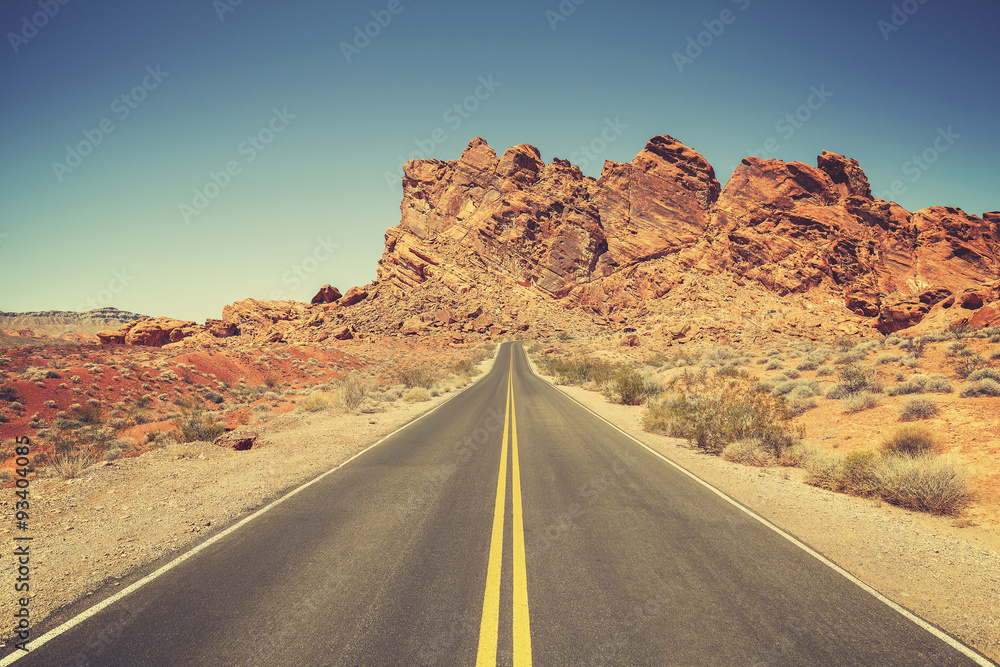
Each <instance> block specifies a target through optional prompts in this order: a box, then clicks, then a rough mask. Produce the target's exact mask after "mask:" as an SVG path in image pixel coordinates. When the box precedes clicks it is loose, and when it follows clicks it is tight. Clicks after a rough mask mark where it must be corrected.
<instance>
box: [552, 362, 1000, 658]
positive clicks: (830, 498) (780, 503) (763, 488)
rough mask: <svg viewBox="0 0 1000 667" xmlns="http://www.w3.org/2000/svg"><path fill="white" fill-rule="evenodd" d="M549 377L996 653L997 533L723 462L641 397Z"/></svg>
mask: <svg viewBox="0 0 1000 667" xmlns="http://www.w3.org/2000/svg"><path fill="white" fill-rule="evenodd" d="M532 366H533V368H535V372H536V373H537V372H538V370H537V367H535V366H534V364H533V365H532ZM539 375H541V374H540V373H539ZM542 377H543V378H544V379H546V380H548V381H549V382H551V383H553V384H555V382H554V380H553V378H551V377H546V376H542ZM556 386H557V387H558V389H560V390H561V391H563V392H564V393H566V394H567V395H569V396H571V397H572V398H574V399H576V400H577V401H578V402H580V403H582V404H583V405H584V406H586V407H587V408H589V409H590V410H592V411H593V412H595V413H597V414H598V415H600V416H602V417H604V418H605V419H607V420H608V421H610V422H611V423H613V424H615V425H616V426H618V427H619V428H621V429H622V430H624V431H625V432H627V433H629V434H630V435H632V436H633V437H635V438H637V439H638V440H640V441H641V442H644V443H645V444H646V445H648V446H649V447H651V448H652V449H653V450H655V451H657V452H659V453H661V454H662V455H664V456H665V457H667V458H668V459H670V460H671V461H674V462H675V463H677V464H678V465H680V466H681V467H683V468H685V469H686V470H688V471H689V472H692V473H694V474H695V475H696V476H698V477H699V478H701V479H702V480H704V481H706V482H708V483H709V484H711V485H712V486H714V487H715V488H717V489H719V490H721V491H722V492H724V493H726V494H727V495H729V496H730V497H731V498H734V499H735V500H737V501H739V502H740V503H743V504H744V505H745V506H747V507H749V508H750V509H752V510H754V511H755V512H757V513H758V514H759V515H760V516H762V517H764V518H766V519H767V520H769V521H771V522H772V523H774V524H775V525H777V526H778V527H779V528H781V529H783V530H785V531H786V532H788V533H790V534H792V535H793V536H795V537H796V538H798V539H799V540H801V541H802V542H804V543H805V544H807V545H809V546H810V547H812V548H813V549H815V550H816V551H818V552H820V553H822V554H823V555H824V556H826V557H827V558H829V559H830V560H831V561H833V562H835V563H836V564H837V565H839V566H840V567H842V568H844V569H845V570H847V571H848V572H850V573H851V574H853V575H854V576H856V577H857V578H858V579H860V580H862V581H864V582H865V583H866V584H868V585H869V586H871V587H872V588H874V589H876V590H877V591H879V592H880V593H882V594H883V595H885V596H886V597H888V598H890V599H891V600H893V601H895V602H896V603H897V604H899V605H900V606H902V607H905V608H907V609H909V610H910V611H912V612H914V613H915V614H917V615H918V616H920V617H922V618H924V619H925V620H927V621H930V622H931V623H933V624H935V625H937V626H938V627H940V628H942V629H943V630H945V631H946V632H947V633H949V634H951V635H952V636H954V637H956V638H958V639H960V640H961V641H963V642H965V643H966V644H968V645H970V646H972V647H974V648H975V649H976V650H978V651H980V652H981V653H983V654H984V655H986V656H987V657H989V658H990V659H992V660H994V661H997V660H1000V604H998V602H997V601H998V600H1000V539H998V536H997V532H996V530H995V529H986V528H979V529H977V528H976V527H965V528H959V527H957V526H956V525H953V524H955V523H956V522H955V521H954V519H949V518H945V517H935V516H929V515H925V514H920V513H913V512H908V511H906V510H903V509H900V508H897V507H893V506H891V505H887V504H885V503H882V502H880V501H878V502H876V501H872V500H866V499H860V498H855V497H852V496H847V495H843V494H838V493H833V492H831V491H826V490H824V489H819V488H816V487H814V486H810V485H808V484H805V483H804V482H803V481H802V478H803V476H804V471H803V470H800V469H790V468H753V467H748V466H743V465H740V464H736V463H730V462H728V461H725V460H723V459H722V458H721V457H717V456H712V455H708V454H704V453H702V452H700V451H698V450H696V449H693V448H690V447H688V446H687V442H686V441H684V440H679V439H677V438H668V437H664V436H660V435H653V434H650V433H647V432H645V431H644V430H643V429H642V424H641V421H642V415H643V412H644V410H645V408H644V407H642V406H626V405H619V404H613V403H608V402H607V401H606V400H605V399H604V397H603V396H602V395H601V394H599V393H597V392H593V391H587V390H585V389H583V388H580V387H572V386H561V385H556ZM959 525H961V524H959Z"/></svg>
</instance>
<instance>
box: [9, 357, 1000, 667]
mask: <svg viewBox="0 0 1000 667" xmlns="http://www.w3.org/2000/svg"><path fill="white" fill-rule="evenodd" d="M113 592H115V591H109V592H108V593H107V595H110V594H112V593H113ZM48 629H50V628H41V630H43V631H45V630H48ZM37 636H38V635H37V634H36V637H37ZM37 644H38V642H36V648H34V649H33V650H32V651H30V652H29V653H27V654H23V657H22V658H21V659H20V660H18V661H17V663H16V664H17V665H19V666H20V667H27V666H28V665H46V666H51V665H64V664H68V665H102V666H104V665H128V666H136V665H213V666H214V665H303V666H305V665H310V666H311V665H494V664H496V665H515V666H517V667H522V666H526V665H532V664H533V665H537V666H539V667H559V666H562V665H567V666H569V665H572V666H577V665H650V666H657V667H658V666H661V665H824V666H831V665H900V666H902V665H906V666H913V665H928V666H930V665H971V664H976V662H975V661H974V659H973V658H970V657H969V656H967V655H964V654H963V653H961V652H960V651H959V650H957V649H956V648H955V647H954V646H952V645H950V644H949V643H947V642H946V641H945V640H944V639H942V638H941V637H939V636H937V635H935V634H932V632H930V631H928V630H927V629H925V628H923V627H920V626H919V625H918V624H917V623H915V622H914V621H913V620H911V619H909V618H907V617H905V616H904V615H902V614H900V613H898V612H897V611H895V610H893V609H892V608H890V607H889V606H887V605H886V604H885V603H883V602H882V601H880V600H879V599H877V598H876V597H874V596H873V595H872V594H870V593H869V592H866V591H865V590H864V589H862V588H860V587H859V586H858V585H857V584H856V583H854V582H852V581H851V580H849V579H847V578H845V577H844V576H843V575H842V574H840V573H838V572H837V571H835V570H834V569H832V568H831V567H829V566H828V565H827V564H824V563H823V562H822V561H821V560H819V559H817V558H816V557H814V556H813V555H810V554H809V553H807V552H806V551H805V550H803V549H802V548H800V547H799V546H797V545H796V544H795V543H793V542H792V541H790V540H788V539H786V538H785V537H783V536H782V535H780V534H779V533H778V532H776V531H774V530H772V529H770V528H769V527H767V526H766V525H764V524H763V523H761V522H760V521H757V520H756V519H755V518H753V517H752V516H750V515H749V514H748V513H747V512H745V511H743V510H742V509H741V508H739V507H738V506H736V505H735V504H734V503H732V502H729V501H728V500H726V499H725V498H723V497H722V496H721V495H720V494H718V493H715V492H713V491H712V490H711V489H709V488H707V487H706V486H705V485H703V484H701V483H699V482H698V481H697V480H695V479H693V478H692V477H691V476H689V475H687V474H685V473H684V472H682V471H680V470H678V469H677V468H676V467H674V466H672V465H670V464H668V463H667V462H665V461H664V460H662V459H661V458H660V457H658V456H657V455H655V454H653V453H652V452H650V451H649V450H647V449H645V448H643V447H642V446H641V445H639V444H638V443H636V442H635V441H633V440H631V439H630V438H628V437H627V436H625V435H623V434H622V433H621V432H620V431H618V430H617V429H615V428H613V427H611V426H609V425H608V424H607V423H605V422H603V421H602V420H600V419H599V418H597V417H596V416H594V415H593V414H592V413H590V412H589V411H587V410H585V409H584V408H582V407H581V406H579V405H578V404H577V403H575V402H573V401H572V400H570V399H569V398H567V397H566V396H565V395H563V394H562V393H561V392H559V391H558V390H556V389H555V388H553V387H551V386H550V385H548V384H547V383H545V382H544V381H542V380H540V379H539V378H537V377H536V376H534V375H533V374H532V372H531V370H530V368H529V366H528V363H527V361H526V359H525V356H524V353H523V351H522V349H521V347H520V346H519V345H511V344H504V345H503V346H502V348H501V350H500V352H499V354H498V357H497V360H496V363H495V365H494V367H493V369H492V370H491V371H490V372H489V373H488V374H487V375H486V376H484V377H483V378H481V379H480V380H479V381H478V382H477V383H476V384H475V385H473V386H471V387H470V388H468V389H467V390H466V391H464V392H462V393H461V394H458V395H457V396H455V397H454V398H453V399H451V400H450V401H448V402H446V403H444V404H442V405H441V406H440V407H439V408H438V409H437V410H435V411H434V412H432V413H430V414H429V415H427V416H425V417H424V418H422V419H420V420H419V421H417V422H415V423H413V424H411V425H410V426H408V427H407V428H405V429H403V430H401V431H399V432H397V433H395V434H394V435H392V436H390V437H389V438H387V439H386V440H385V441H383V442H382V443H381V444H379V445H378V446H376V447H374V448H372V449H370V450H368V451H366V452H364V453H363V454H362V455H360V456H359V457H357V458H356V459H354V460H352V461H351V462H349V463H348V464H347V465H345V466H343V467H342V468H339V469H338V470H336V471H334V472H332V473H330V474H328V475H327V476H325V477H323V478H322V479H320V480H318V481H316V482H315V483H313V484H311V485H310V486H308V487H307V488H305V489H303V490H301V491H300V492H299V493H297V494H295V495H294V496H292V497H291V498H288V499H286V500H285V501H283V502H281V503H279V504H277V505H276V506H275V507H273V508H272V509H270V510H269V511H267V512H264V513H263V514H261V515H259V516H257V517H256V518H254V519H252V520H250V521H249V522H247V523H246V524H245V525H243V526H241V527H239V528H238V529H236V530H234V531H232V532H231V533H229V534H228V535H225V536H224V537H223V538H221V539H218V540H217V541H216V542H214V543H212V544H210V545H209V546H207V547H205V548H203V549H202V550H201V551H199V552H198V553H196V554H195V555H193V556H191V557H190V558H188V559H187V560H185V561H184V562H182V563H180V564H179V565H177V566H175V567H173V568H171V569H169V570H168V571H166V572H165V573H163V574H162V575H160V576H158V577H156V578H155V579H152V580H151V581H149V582H148V583H146V584H144V585H142V586H141V587H139V588H138V589H136V590H134V591H133V592H131V593H130V594H128V595H126V596H124V597H122V598H121V599H118V600H115V601H114V602H113V603H112V604H109V605H108V606H107V607H106V608H104V609H102V610H100V611H98V612H97V613H94V614H93V615H91V616H90V617H89V618H86V619H85V620H83V621H80V622H78V623H77V624H76V625H75V626H74V627H72V628H71V629H68V630H66V631H64V632H62V633H61V634H59V635H58V636H56V637H54V638H52V639H50V640H48V641H46V642H45V643H44V644H41V645H37ZM980 660H981V659H980ZM980 664H983V663H980Z"/></svg>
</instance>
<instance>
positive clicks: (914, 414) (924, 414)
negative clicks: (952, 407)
mask: <svg viewBox="0 0 1000 667" xmlns="http://www.w3.org/2000/svg"><path fill="white" fill-rule="evenodd" d="M938 412H939V410H938V404H937V401H935V400H934V399H933V398H925V397H923V396H912V397H910V398H908V399H906V400H905V401H903V406H902V407H901V408H900V409H899V418H900V419H901V420H903V421H904V422H909V421H915V420H917V419H929V418H931V417H933V416H934V415H936V414H937V413H938Z"/></svg>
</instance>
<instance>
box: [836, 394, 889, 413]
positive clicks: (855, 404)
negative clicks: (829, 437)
mask: <svg viewBox="0 0 1000 667" xmlns="http://www.w3.org/2000/svg"><path fill="white" fill-rule="evenodd" d="M840 404H841V405H842V406H844V410H845V411H846V412H850V413H852V414H853V413H855V412H862V411H864V410H871V409H872V408H877V407H878V406H880V405H882V397H881V396H879V395H878V394H873V393H871V392H868V391H863V392H861V393H859V394H851V395H850V396H847V397H846V398H844V399H842V400H841V401H840Z"/></svg>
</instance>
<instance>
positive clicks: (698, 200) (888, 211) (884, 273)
mask: <svg viewBox="0 0 1000 667" xmlns="http://www.w3.org/2000/svg"><path fill="white" fill-rule="evenodd" d="M400 213H401V218H400V222H399V224H398V225H397V226H395V227H391V228H389V229H388V230H387V231H386V233H385V250H384V252H383V254H382V257H381V259H380V260H379V263H378V278H377V280H376V281H375V282H374V283H370V284H368V285H364V286H357V287H352V288H351V289H349V290H347V292H346V293H345V294H343V295H342V296H341V294H340V292H339V290H337V289H336V288H335V287H332V286H330V285H324V286H323V287H322V288H321V289H320V290H319V292H317V294H316V296H315V297H313V299H312V302H311V303H310V304H306V303H300V302H292V301H258V300H255V299H246V300H244V301H240V302H237V303H235V304H232V305H230V306H226V308H225V309H224V311H223V314H222V318H221V319H220V320H209V321H208V322H206V324H205V325H204V326H202V327H194V326H192V325H191V323H184V322H179V323H174V324H170V325H169V326H168V325H166V324H163V325H162V326H160V328H159V329H157V328H155V327H153V328H152V329H150V326H151V325H143V328H140V329H139V330H140V331H143V332H146V331H147V330H148V333H144V334H143V336H142V340H144V341H157V342H159V343H160V344H163V343H162V342H160V341H162V340H163V339H164V336H165V337H166V339H167V340H168V341H169V342H168V343H167V344H170V345H175V344H177V345H179V344H181V343H177V342H176V340H175V338H176V339H177V340H183V341H184V342H183V343H182V344H183V345H212V344H219V342H220V341H221V340H226V339H229V338H234V339H235V340H237V341H247V342H260V343H264V342H278V341H284V342H309V341H312V342H318V341H329V342H332V341H336V340H350V339H352V338H354V337H359V338H364V337H368V336H393V337H399V336H416V337H436V338H438V339H440V341H441V344H448V345H463V346H464V345H468V344H474V341H476V340H477V339H482V338H496V337H499V336H504V335H508V334H513V333H515V332H516V334H517V335H520V336H530V337H545V336H549V335H555V333H558V332H563V331H573V332H576V333H577V334H587V333H588V332H590V333H593V332H599V331H606V330H609V329H610V330H612V331H615V332H618V333H622V334H626V333H631V332H632V331H635V330H636V329H635V326H636V324H638V323H644V324H645V325H646V326H647V333H651V332H652V331H653V330H655V331H658V332H660V333H659V334H658V335H657V336H656V339H657V340H661V341H670V342H673V341H676V342H677V343H681V342H686V341H689V340H695V339H699V338H704V337H709V336H713V335H716V334H718V333H719V332H720V331H722V329H720V326H721V325H719V324H718V321H717V320H718V314H719V313H725V312H727V309H733V308H735V309H736V310H734V311H733V315H732V316H731V317H730V316H726V317H727V321H728V322H730V324H732V323H733V322H735V323H736V326H738V327H744V325H745V324H747V323H750V324H751V327H752V328H753V330H754V331H756V332H757V333H754V334H752V335H764V333H760V332H765V333H766V332H772V333H787V332H789V331H792V332H795V333H796V335H806V336H810V337H816V336H820V335H842V334H855V333H858V332H860V331H862V329H863V328H864V327H863V325H862V322H867V323H868V324H869V325H870V326H872V327H874V328H875V329H877V330H878V331H881V332H890V331H898V330H902V329H909V328H911V327H914V326H916V325H918V324H919V323H921V322H922V321H925V322H938V321H941V322H944V321H946V320H947V321H948V322H951V321H953V320H954V319H955V318H954V317H953V316H952V314H953V313H957V312H959V310H960V311H962V314H963V315H968V324H969V325H977V324H978V323H982V322H987V321H990V322H992V321H994V319H993V318H994V316H993V313H994V310H993V306H991V304H993V303H994V302H995V301H996V299H995V298H994V297H993V296H992V295H993V292H992V291H991V290H992V288H991V287H989V285H991V284H992V282H993V281H997V280H998V279H1000V268H998V267H1000V212H989V213H986V214H984V215H983V217H982V218H979V217H976V216H973V215H968V214H966V213H964V212H963V211H962V210H961V209H957V208H946V207H931V208H927V209H923V210H920V211H916V212H912V213H911V212H910V211H907V210H905V209H904V208H902V207H901V206H899V205H898V204H896V203H895V202H889V201H885V200H882V199H877V198H874V197H873V196H872V192H871V186H870V184H869V182H868V178H867V176H866V175H865V173H864V171H863V170H862V168H861V166H860V165H859V164H858V162H857V161H856V160H854V159H851V158H847V157H845V156H843V155H840V154H837V153H832V152H828V151H823V153H822V154H821V155H819V156H818V157H817V160H816V166H812V165H808V164H805V163H802V162H783V161H781V160H762V159H758V158H755V157H748V158H746V159H745V160H743V161H742V162H741V163H740V165H739V166H738V167H737V169H736V170H735V171H734V172H733V174H732V176H731V178H730V179H729V181H728V182H727V183H726V184H725V187H722V186H721V185H720V183H719V181H718V179H717V178H716V176H715V171H714V169H713V168H712V166H711V165H710V164H709V163H708V161H707V160H706V159H705V158H704V157H703V156H702V155H701V154H699V153H698V152H697V151H695V150H693V149H692V148H689V147H688V146H685V145H684V144H683V143H681V142H680V141H678V140H677V139H674V138H673V137H670V136H667V135H660V136H656V137H653V138H652V139H651V140H650V141H649V142H648V143H647V144H646V146H645V147H644V148H643V150H642V151H640V152H639V153H638V154H637V155H636V156H635V158H634V159H633V160H632V161H630V162H622V163H619V162H612V161H607V162H605V164H604V167H603V170H602V173H601V175H600V178H596V179H595V178H591V177H588V176H585V175H584V174H583V173H582V172H581V171H580V169H579V168H578V167H576V166H575V165H572V164H570V163H569V162H568V161H566V160H562V159H559V158H555V159H553V160H552V161H551V162H549V163H546V162H544V161H543V160H542V156H541V153H540V152H539V150H538V149H537V148H535V147H533V146H529V145H526V144H521V145H517V146H513V147H511V148H509V149H507V150H506V151H504V153H503V154H502V155H499V156H498V155H497V153H496V152H495V151H494V150H493V149H492V148H491V147H490V146H489V145H488V144H487V143H486V141H485V140H483V139H481V138H477V139H474V140H473V141H471V142H470V143H469V144H468V146H467V147H466V149H465V150H464V151H463V152H462V155H461V156H460V157H459V159H458V160H447V161H442V160H412V161H410V162H408V163H406V165H405V166H404V177H403V199H402V202H401V204H400ZM720 290H722V291H721V292H720ZM723 293H724V294H725V298H724V299H723V298H721V296H720V295H721V294H723ZM741 295H742V296H741ZM970 295H971V296H970ZM949 299H951V301H949ZM765 301H767V302H770V301H775V302H776V303H781V304H782V307H783V310H782V312H781V317H780V318H771V317H769V316H759V313H758V311H759V310H760V304H761V303H763V302H765ZM980 301H981V302H982V305H981V306H978V307H976V308H972V307H971V304H973V303H979V302H980ZM946 303H948V304H950V305H946ZM737 304H738V306H737ZM791 304H795V307H794V308H793V307H792V305H791ZM956 304H957V305H956ZM796 308H798V310H796ZM956 309H957V310H956ZM972 311H975V313H973V312H972ZM709 312H711V313H713V316H712V317H708V316H707V315H705V313H709ZM768 312H771V311H768ZM775 312H776V311H775ZM980 312H981V314H980ZM944 313H947V316H946V315H945V314H944ZM713 318H714V320H713ZM693 320H698V324H697V326H691V321H693ZM727 326H730V325H727ZM164 327H165V328H164ZM171 327H172V328H171ZM685 327H690V328H685ZM744 328H745V327H744ZM131 332H132V325H129V326H126V327H123V329H122V330H119V331H118V332H102V335H101V340H102V341H103V342H105V343H106V344H114V343H116V342H118V343H121V342H124V343H129V340H130V339H129V336H132V339H131V340H136V336H134V335H133V334H132V333H131ZM720 335H721V334H720ZM726 335H727V336H730V335H743V333H742V332H739V333H737V334H733V333H732V332H730V333H728V334H726ZM747 335H751V334H749V333H748V334H747ZM622 340H626V341H627V344H632V342H637V343H638V342H641V340H643V339H641V338H639V337H629V336H626V338H624V339H622ZM143 344H150V343H143ZM153 344H155V343H153Z"/></svg>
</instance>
